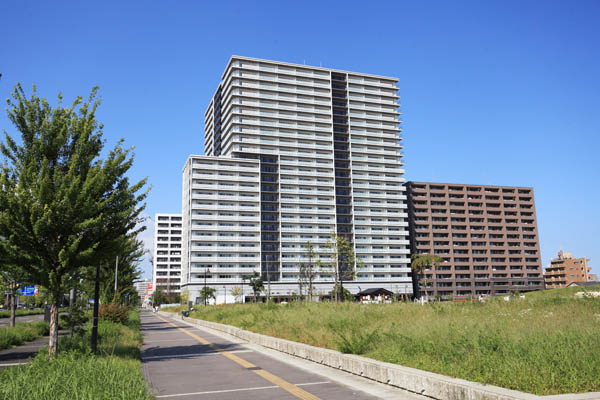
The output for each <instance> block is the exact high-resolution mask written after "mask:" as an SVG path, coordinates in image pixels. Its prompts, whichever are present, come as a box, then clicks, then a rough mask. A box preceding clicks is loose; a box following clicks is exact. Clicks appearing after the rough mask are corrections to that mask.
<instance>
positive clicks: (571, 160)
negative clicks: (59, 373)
mask: <svg viewBox="0 0 600 400" xmlns="http://www.w3.org/2000/svg"><path fill="white" fill-rule="evenodd" d="M0 15H1V17H0V21H1V22H0V34H1V35H0V38H1V39H0V73H2V74H3V77H2V79H1V80H0V98H1V99H2V100H4V99H6V98H8V97H9V96H10V93H11V91H12V89H13V87H14V85H15V83H16V82H21V84H22V85H23V87H24V88H25V89H26V91H27V92H28V93H30V92H31V87H32V85H33V84H36V85H37V88H38V94H39V95H40V96H41V97H45V98H47V99H49V100H50V101H51V102H52V103H54V104H55V99H56V95H57V93H58V92H59V91H62V92H63V95H64V98H65V103H67V104H70V102H71V101H72V100H73V99H74V98H75V96H78V95H81V96H87V95H88V94H89V92H90V90H91V88H92V87H93V86H95V85H99V86H100V93H101V96H102V100H103V103H102V105H101V107H100V110H99V112H98V119H99V120H100V121H101V122H103V123H104V125H105V128H104V135H105V138H106V139H107V145H108V146H109V147H112V146H114V144H115V143H116V142H117V140H118V139H119V138H124V139H125V141H126V145H130V146H135V163H134V167H133V168H132V170H131V179H132V180H135V181H137V180H139V179H141V178H143V177H145V176H147V177H148V178H149V182H150V184H151V185H152V191H151V193H150V196H149V199H148V206H147V208H146V212H147V214H148V215H149V216H152V217H153V216H154V214H155V213H157V212H180V210H181V171H182V168H183V165H184V163H185V160H186V158H187V156H188V155H189V154H191V153H193V154H202V153H203V122H204V111H205V108H206V106H207V104H208V102H209V101H210V98H211V96H212V95H213V92H214V90H215V89H216V87H217V85H218V83H219V80H220V77H221V74H222V72H223V70H224V68H225V65H226V63H227V61H228V59H229V57H230V56H231V55H232V54H236V55H243V56H249V57H259V58H267V59H272V60H277V61H286V62H293V63H301V64H302V63H306V64H308V65H316V66H319V65H322V66H324V67H328V68H337V69H344V70H350V71H357V72H364V73H372V74H379V75H388V76H394V77H398V78H399V79H400V82H399V89H400V91H399V95H400V97H401V111H402V113H403V116H402V119H403V124H402V127H403V133H402V135H403V137H404V146H405V149H404V153H405V165H406V178H407V179H408V180H423V181H433V182H436V181H437V182H451V183H473V184H493V185H511V186H512V185H514V186H532V187H534V189H535V200H536V211H537V217H538V228H539V232H540V243H541V249H542V260H543V265H544V266H546V265H547V264H548V263H549V261H550V259H551V258H553V257H555V256H556V253H557V252H558V250H559V249H560V247H561V246H562V248H563V249H564V250H565V251H571V252H572V253H573V255H574V256H577V257H581V256H586V257H588V258H591V259H592V263H591V265H592V266H595V267H594V269H595V271H596V272H600V268H599V267H598V266H599V265H600V244H599V243H598V237H599V235H600V207H599V206H598V199H599V198H600V167H599V165H598V161H597V158H598V152H599V150H600V23H599V22H598V21H600V2H598V1H585V0H578V1H547V0H545V1H532V0H519V1H514V0H511V1H491V0H489V1H389V2H385V1H338V2H333V1H305V0H303V1H257V2H254V1H252V2H250V1H239V2H228V1H211V2H208V1H151V0H145V1H129V0H128V1H122V0H121V1H103V2H89V1H82V2H80V1H71V2H69V1H52V2H50V1H41V0H40V1H26V0H8V1H6V0H5V1H3V2H2V7H1V8H0ZM2 129H4V130H6V131H7V132H8V133H10V134H14V133H15V131H14V128H13V127H12V125H11V124H10V122H9V121H8V119H7V118H6V112H5V111H4V110H2V112H0V130H2ZM152 224H153V221H149V226H150V229H149V230H148V231H147V232H146V233H145V234H144V239H145V240H146V241H147V243H148V246H149V247H150V246H151V239H152V236H153V232H152ZM143 268H144V270H145V276H147V277H149V276H150V275H151V273H150V264H149V262H148V261H147V260H146V261H145V262H144V263H143Z"/></svg>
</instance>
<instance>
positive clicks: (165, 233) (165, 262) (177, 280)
mask: <svg viewBox="0 0 600 400" xmlns="http://www.w3.org/2000/svg"><path fill="white" fill-rule="evenodd" d="M182 233H183V232H182V219H181V214H156V215H155V216H154V254H153V256H152V292H155V291H156V290H159V289H160V290H161V291H163V292H165V293H180V289H181V237H182Z"/></svg>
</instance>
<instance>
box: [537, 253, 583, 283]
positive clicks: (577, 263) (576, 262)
mask: <svg viewBox="0 0 600 400" xmlns="http://www.w3.org/2000/svg"><path fill="white" fill-rule="evenodd" d="M589 262H590V260H589V259H587V258H585V257H582V258H574V257H573V256H571V253H569V252H566V251H565V252H563V251H562V250H561V251H559V252H558V256H557V257H556V258H555V259H553V260H552V261H550V265H548V266H547V267H546V272H545V273H544V281H545V282H546V289H555V288H560V287H566V286H569V285H570V284H571V283H573V282H588V281H593V280H594V275H593V274H591V273H590V272H591V271H592V267H590V266H589V265H588V264H589ZM590 275H591V276H590Z"/></svg>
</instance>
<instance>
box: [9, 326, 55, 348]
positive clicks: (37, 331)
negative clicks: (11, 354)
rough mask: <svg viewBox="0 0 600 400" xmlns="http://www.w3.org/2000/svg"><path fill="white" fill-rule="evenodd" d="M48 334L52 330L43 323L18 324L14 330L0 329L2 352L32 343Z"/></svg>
mask: <svg viewBox="0 0 600 400" xmlns="http://www.w3.org/2000/svg"><path fill="white" fill-rule="evenodd" d="M48 332H50V328H49V326H48V324H47V323H45V322H43V321H40V322H32V323H24V324H20V323H17V325H16V326H15V327H14V328H0V350H4V349H8V348H9V347H13V346H18V345H21V344H23V343H26V342H30V341H32V340H35V339H37V338H39V337H41V336H45V335H47V334H48Z"/></svg>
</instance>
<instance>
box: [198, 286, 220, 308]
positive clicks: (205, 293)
mask: <svg viewBox="0 0 600 400" xmlns="http://www.w3.org/2000/svg"><path fill="white" fill-rule="evenodd" d="M216 292H217V291H216V290H215V288H211V287H210V286H205V287H203V288H202V289H200V297H202V299H204V304H205V305H206V304H208V299H215V298H216V297H215V294H216Z"/></svg>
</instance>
